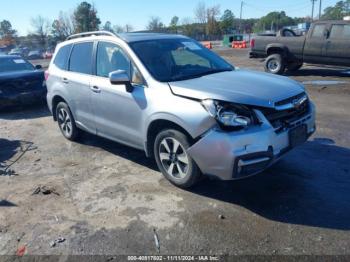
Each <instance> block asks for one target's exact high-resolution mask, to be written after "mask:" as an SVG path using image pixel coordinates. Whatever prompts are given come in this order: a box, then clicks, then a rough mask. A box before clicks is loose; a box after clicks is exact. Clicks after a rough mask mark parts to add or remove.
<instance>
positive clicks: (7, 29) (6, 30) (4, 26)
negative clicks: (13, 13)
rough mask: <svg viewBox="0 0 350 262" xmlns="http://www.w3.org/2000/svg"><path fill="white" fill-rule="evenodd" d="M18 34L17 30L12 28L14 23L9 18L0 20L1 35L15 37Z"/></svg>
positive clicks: (2, 36)
mask: <svg viewBox="0 0 350 262" xmlns="http://www.w3.org/2000/svg"><path fill="white" fill-rule="evenodd" d="M15 35H16V30H14V29H12V25H11V23H10V21H8V20H2V21H1V22H0V37H1V38H13V37H14V36H15Z"/></svg>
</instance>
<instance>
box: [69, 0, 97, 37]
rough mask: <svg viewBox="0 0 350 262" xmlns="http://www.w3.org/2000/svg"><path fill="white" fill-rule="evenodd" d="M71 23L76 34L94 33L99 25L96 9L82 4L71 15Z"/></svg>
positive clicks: (84, 3)
mask: <svg viewBox="0 0 350 262" xmlns="http://www.w3.org/2000/svg"><path fill="white" fill-rule="evenodd" d="M73 21H74V27H75V28H74V31H75V32H76V33H81V32H88V31H96V30H98V29H99V25H100V24H101V20H100V19H99V18H98V16H97V10H96V8H95V7H94V6H93V5H91V4H89V3H87V2H82V3H80V4H79V5H78V6H77V8H76V9H75V11H74V14H73Z"/></svg>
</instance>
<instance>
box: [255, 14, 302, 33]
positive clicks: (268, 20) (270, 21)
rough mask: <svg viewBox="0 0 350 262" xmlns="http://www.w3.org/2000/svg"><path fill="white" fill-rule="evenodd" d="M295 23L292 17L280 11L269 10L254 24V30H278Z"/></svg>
mask: <svg viewBox="0 0 350 262" xmlns="http://www.w3.org/2000/svg"><path fill="white" fill-rule="evenodd" d="M289 25H295V21H294V19H293V18H291V17H289V16H287V15H286V13H285V12H284V11H282V12H271V13H268V14H267V15H266V16H263V17H262V18H261V19H260V20H259V21H258V22H257V23H256V24H255V26H254V31H255V32H259V31H265V30H276V31H278V30H280V29H282V28H283V27H284V26H289Z"/></svg>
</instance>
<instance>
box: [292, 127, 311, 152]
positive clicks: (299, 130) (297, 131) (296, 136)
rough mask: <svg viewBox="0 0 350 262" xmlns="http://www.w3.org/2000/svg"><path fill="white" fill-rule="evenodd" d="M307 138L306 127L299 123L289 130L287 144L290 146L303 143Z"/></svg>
mask: <svg viewBox="0 0 350 262" xmlns="http://www.w3.org/2000/svg"><path fill="white" fill-rule="evenodd" d="M306 140H307V127H306V125H301V126H298V127H296V128H293V129H292V130H290V131H289V146H290V147H291V148H293V147H296V146H299V145H301V144H304V143H305V141H306Z"/></svg>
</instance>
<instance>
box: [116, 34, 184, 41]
mask: <svg viewBox="0 0 350 262" xmlns="http://www.w3.org/2000/svg"><path fill="white" fill-rule="evenodd" d="M118 37H120V38H121V39H123V40H124V41H125V42H128V43H131V42H139V41H147V40H159V39H174V38H178V39H186V38H188V37H186V36H183V35H176V34H160V33H122V34H118Z"/></svg>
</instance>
